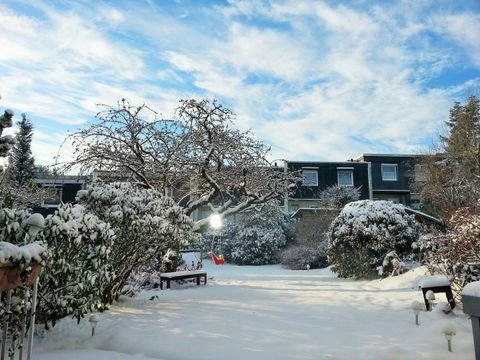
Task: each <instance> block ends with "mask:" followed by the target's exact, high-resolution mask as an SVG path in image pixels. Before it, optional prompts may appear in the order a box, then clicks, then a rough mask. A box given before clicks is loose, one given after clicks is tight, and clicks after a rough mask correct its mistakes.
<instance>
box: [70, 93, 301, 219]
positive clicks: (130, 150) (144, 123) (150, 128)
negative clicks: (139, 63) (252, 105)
mask: <svg viewBox="0 0 480 360" xmlns="http://www.w3.org/2000/svg"><path fill="white" fill-rule="evenodd" d="M101 107H102V111H100V112H99V113H98V114H97V116H96V122H95V123H94V124H92V125H91V126H89V127H88V128H86V129H82V130H79V131H77V132H75V133H74V134H72V135H71V136H70V137H71V138H72V140H73V141H72V142H73V145H74V154H75V156H74V160H73V161H72V162H70V163H69V164H68V165H67V168H68V167H72V166H80V168H81V170H82V172H89V171H92V170H94V169H97V170H98V169H101V170H107V171H113V172H115V173H120V174H122V175H123V176H125V177H126V178H128V179H129V180H131V181H134V182H137V183H139V184H141V185H142V186H144V187H146V188H154V189H157V190H159V191H161V192H162V193H164V194H168V195H170V194H171V193H172V191H173V192H174V194H175V199H176V201H177V203H178V204H179V205H181V206H182V207H183V208H184V210H185V213H186V214H187V215H189V214H191V213H192V212H193V211H194V210H196V209H198V208H199V207H201V206H210V207H211V208H213V207H214V206H215V211H217V212H218V213H220V214H223V215H228V214H233V213H236V212H238V211H240V210H242V209H245V208H248V207H250V206H252V205H255V204H261V203H264V202H266V201H269V200H271V199H276V198H281V197H282V196H284V194H285V192H286V191H288V188H289V184H291V183H292V182H294V181H296V180H297V174H294V173H289V172H285V171H283V169H279V168H278V167H275V166H272V164H271V163H270V162H269V161H268V160H267V156H268V154H269V151H270V149H269V147H267V146H265V145H264V144H263V143H262V142H260V141H258V140H257V139H255V138H254V137H253V136H252V134H251V133H250V132H242V131H239V130H237V129H235V128H234V127H233V122H232V121H233V120H234V118H235V116H234V114H233V113H232V112H231V111H230V110H229V109H226V108H224V107H223V106H222V105H221V104H219V103H218V102H217V101H213V102H209V101H207V100H201V101H197V100H182V101H180V105H179V107H178V108H177V111H176V113H175V116H174V118H173V119H161V118H159V117H158V116H157V115H158V114H157V113H156V112H155V111H153V110H152V109H151V108H149V107H148V106H146V105H141V106H132V105H130V103H129V102H128V101H127V100H125V99H122V100H121V101H120V102H119V103H118V104H117V106H116V107H112V106H108V105H101ZM205 223H206V220H201V221H199V222H197V227H199V226H203V225H204V224H205Z"/></svg>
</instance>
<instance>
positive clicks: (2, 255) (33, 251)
mask: <svg viewBox="0 0 480 360" xmlns="http://www.w3.org/2000/svg"><path fill="white" fill-rule="evenodd" d="M46 251H47V249H46V248H45V247H43V246H42V245H40V243H38V242H35V243H32V244H28V245H24V246H17V245H15V244H11V243H8V242H4V241H0V263H5V262H10V261H18V260H20V259H22V258H23V259H24V260H25V263H30V262H31V261H32V260H34V261H36V262H41V261H42V255H43V254H44V253H45V252H46Z"/></svg>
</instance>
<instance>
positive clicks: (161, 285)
mask: <svg viewBox="0 0 480 360" xmlns="http://www.w3.org/2000/svg"><path fill="white" fill-rule="evenodd" d="M160 290H163V280H160Z"/></svg>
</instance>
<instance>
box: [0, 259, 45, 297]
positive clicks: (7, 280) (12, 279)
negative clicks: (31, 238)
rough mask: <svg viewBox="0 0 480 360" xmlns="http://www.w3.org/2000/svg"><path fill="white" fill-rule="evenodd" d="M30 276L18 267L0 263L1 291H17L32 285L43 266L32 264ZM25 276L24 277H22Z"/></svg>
mask: <svg viewBox="0 0 480 360" xmlns="http://www.w3.org/2000/svg"><path fill="white" fill-rule="evenodd" d="M30 267H31V268H32V270H31V272H29V273H28V274H27V273H26V272H25V270H22V269H20V268H19V267H18V266H17V265H14V264H11V263H0V291H6V290H11V289H15V288H17V287H19V286H22V285H32V284H33V283H34V282H35V280H36V279H37V278H38V276H39V275H40V273H41V271H42V265H40V264H31V265H30ZM22 275H23V276H22Z"/></svg>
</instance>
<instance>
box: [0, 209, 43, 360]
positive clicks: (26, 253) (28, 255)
mask: <svg viewBox="0 0 480 360" xmlns="http://www.w3.org/2000/svg"><path fill="white" fill-rule="evenodd" d="M37 216H38V217H41V215H39V214H33V215H30V214H29V213H28V212H27V211H25V210H13V209H2V208H0V239H1V240H2V241H0V263H2V266H6V265H7V264H8V263H9V264H12V265H13V266H14V267H15V271H18V274H19V275H20V278H19V280H20V286H19V287H17V288H15V289H13V290H12V293H11V296H12V297H11V299H12V301H11V304H10V307H8V306H7V303H6V299H7V297H6V296H3V297H2V299H1V300H0V329H7V328H6V324H7V323H8V329H7V337H8V339H9V340H8V341H7V343H8V352H9V356H10V355H12V354H13V353H14V351H15V349H16V348H18V347H19V346H20V343H19V338H20V334H21V331H22V328H23V326H24V324H25V323H26V322H28V320H29V315H30V310H31V306H32V291H31V288H30V285H28V281H29V280H32V278H31V277H32V273H34V272H36V270H34V265H44V264H45V259H46V256H47V250H46V247H45V246H44V244H43V243H41V242H33V243H31V244H25V242H26V241H30V240H34V239H33V236H30V235H29V228H30V226H31V225H30V223H31V222H29V219H30V218H32V217H33V218H36V217H37ZM41 218H42V220H43V217H41ZM32 223H33V222H32ZM39 238H40V237H39ZM17 245H18V246H17ZM2 271H9V272H10V271H11V270H7V268H4V269H2ZM11 274H12V273H10V275H11ZM10 275H8V276H7V278H8V279H9V280H13V279H11V278H9V276H10ZM0 276H3V274H2V275H0ZM4 280H5V279H4Z"/></svg>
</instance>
